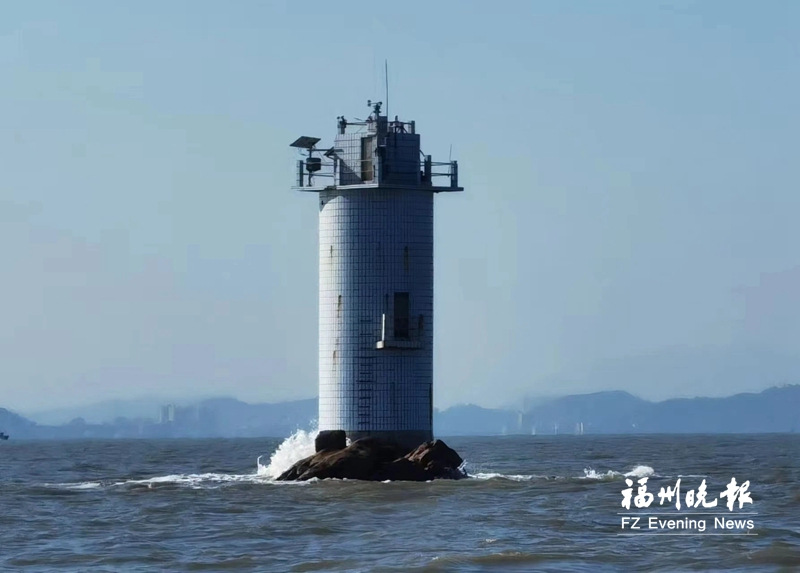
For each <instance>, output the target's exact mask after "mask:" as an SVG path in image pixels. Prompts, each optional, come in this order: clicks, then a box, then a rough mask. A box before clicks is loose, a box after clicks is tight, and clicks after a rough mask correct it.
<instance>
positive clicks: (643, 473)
mask: <svg viewBox="0 0 800 573" xmlns="http://www.w3.org/2000/svg"><path fill="white" fill-rule="evenodd" d="M621 477H626V478H643V477H658V476H656V472H655V470H654V469H653V468H651V467H650V466H644V465H639V466H636V467H635V468H633V469H632V470H631V471H629V472H627V473H622V472H617V471H614V470H608V471H607V472H605V473H603V472H598V471H595V470H594V469H592V468H585V469H584V470H583V476H581V477H580V479H596V480H611V479H616V478H621Z"/></svg>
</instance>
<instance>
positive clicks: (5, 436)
mask: <svg viewBox="0 0 800 573" xmlns="http://www.w3.org/2000/svg"><path fill="white" fill-rule="evenodd" d="M7 439H8V434H6V433H4V432H0V440H7Z"/></svg>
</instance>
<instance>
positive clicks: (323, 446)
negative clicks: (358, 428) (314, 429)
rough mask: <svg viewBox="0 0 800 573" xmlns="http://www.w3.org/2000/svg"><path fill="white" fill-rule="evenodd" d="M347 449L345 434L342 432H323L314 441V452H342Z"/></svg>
mask: <svg viewBox="0 0 800 573" xmlns="http://www.w3.org/2000/svg"><path fill="white" fill-rule="evenodd" d="M346 447H347V434H345V432H344V430H323V431H322V432H320V433H319V434H317V437H316V438H315V439H314V451H316V452H317V453H319V452H322V451H325V450H343V449H345V448H346Z"/></svg>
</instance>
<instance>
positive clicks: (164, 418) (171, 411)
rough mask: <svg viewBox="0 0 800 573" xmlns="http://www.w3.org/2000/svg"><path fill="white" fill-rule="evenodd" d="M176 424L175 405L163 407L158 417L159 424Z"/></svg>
mask: <svg viewBox="0 0 800 573" xmlns="http://www.w3.org/2000/svg"><path fill="white" fill-rule="evenodd" d="M173 422H175V404H167V405H165V406H161V412H159V415H158V423H159V424H171V423H173Z"/></svg>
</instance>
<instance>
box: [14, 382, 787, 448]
mask: <svg viewBox="0 0 800 573" xmlns="http://www.w3.org/2000/svg"><path fill="white" fill-rule="evenodd" d="M154 409H155V411H153V412H151V415H150V416H149V417H147V418H128V417H117V418H116V419H114V420H110V421H106V422H104V423H90V422H88V421H87V420H86V419H84V418H82V417H76V418H75V419H73V420H71V421H70V422H69V423H67V424H62V425H59V426H56V425H40V424H36V423H34V422H32V421H30V420H27V419H25V418H23V417H22V416H19V415H17V414H14V413H13V412H10V411H8V410H4V409H2V408H0V431H3V432H6V433H8V434H11V436H12V439H15V438H23V439H24V438H34V439H37V438H38V439H73V438H201V437H231V438H232V437H283V436H288V435H290V434H291V433H293V432H294V431H295V430H297V429H298V428H301V429H308V428H310V427H313V425H314V424H315V421H316V417H317V400H316V398H311V399H308V400H296V401H293V402H283V403H278V404H248V403H246V402H242V401H240V400H236V399H234V398H210V399H207V400H202V401H200V402H197V403H195V404H192V405H187V406H180V405H178V406H172V407H168V408H167V410H166V417H165V416H164V413H162V412H161V411H160V410H161V409H160V408H155V407H154ZM87 410H88V411H93V410H92V409H91V408H87ZM73 413H77V412H73ZM798 431H800V386H798V385H793V386H782V387H776V388H769V389H768V390H764V391H763V392H760V393H758V394H755V393H750V394H736V395H734V396H729V397H726V398H680V399H673V400H665V401H663V402H649V401H647V400H642V399H641V398H637V397H635V396H633V395H631V394H628V393H627V392H596V393H593V394H580V395H573V396H564V397H561V398H553V399H548V400H544V401H541V402H537V403H536V404H535V405H533V406H531V407H530V408H529V409H528V410H526V411H514V410H505V409H488V408H481V407H480V406H475V405H461V406H453V407H451V408H447V409H446V410H443V411H440V410H436V411H435V412H434V432H435V433H436V434H437V435H439V436H456V435H462V436H463V435H500V434H531V433H536V434H537V435H544V434H575V433H581V432H583V433H584V434H650V433H664V434H674V433H764V432H798Z"/></svg>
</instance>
